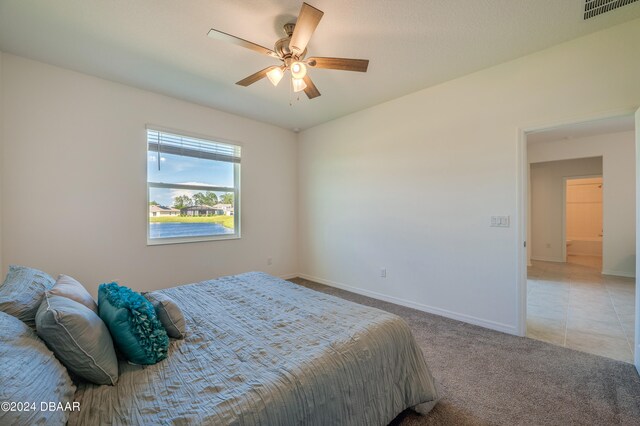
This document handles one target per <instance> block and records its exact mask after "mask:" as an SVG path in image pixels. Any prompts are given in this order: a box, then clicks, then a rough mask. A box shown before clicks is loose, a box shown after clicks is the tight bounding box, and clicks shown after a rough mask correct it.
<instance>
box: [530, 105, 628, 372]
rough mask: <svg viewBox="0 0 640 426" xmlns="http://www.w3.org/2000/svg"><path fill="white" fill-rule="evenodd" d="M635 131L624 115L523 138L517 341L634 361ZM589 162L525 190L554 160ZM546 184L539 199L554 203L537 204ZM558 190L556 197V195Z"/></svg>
mask: <svg viewBox="0 0 640 426" xmlns="http://www.w3.org/2000/svg"><path fill="white" fill-rule="evenodd" d="M634 129H635V122H634V119H633V116H630V115H627V116H625V117H615V118H612V119H603V120H594V121H590V122H583V123H578V124H569V125H564V126H556V127H553V128H550V129H536V130H535V131H532V132H529V133H527V132H523V140H522V153H523V155H522V157H523V162H522V163H523V166H524V170H525V173H524V175H523V184H522V190H523V192H522V193H523V194H524V195H523V196H522V197H521V202H522V203H523V205H522V210H521V211H522V216H521V220H522V222H521V223H522V224H523V225H524V226H522V227H521V228H520V232H521V236H522V241H521V242H522V243H524V242H525V241H526V248H524V249H523V250H521V251H520V254H519V256H521V257H520V259H521V261H522V264H523V265H525V264H526V267H525V266H523V267H522V269H521V271H522V275H521V276H522V281H521V283H522V284H521V285H522V287H520V288H521V292H520V296H519V297H520V299H519V307H520V309H521V310H520V314H521V317H520V318H521V323H520V324H521V328H520V330H521V333H522V334H523V335H526V336H528V337H531V338H536V339H538V340H544V341H547V342H549V343H552V344H556V345H561V346H566V347H570V348H572V349H577V350H580V351H584V352H590V353H593V354H597V355H601V356H606V357H609V358H614V359H617V360H621V361H625V362H634V352H635V351H634V349H635V346H636V338H635V337H636V336H635V334H636V333H635V331H636V325H635V323H636V317H635V311H636V304H637V301H636V292H635V270H636V265H635V260H636V241H635V236H636V217H637V216H636V209H635V198H636V197H635V195H636V190H635V184H636V153H635V151H636V149H635V148H636V137H635V133H634ZM596 157H600V159H601V164H602V168H601V170H600V171H599V172H598V171H597V169H594V168H593V167H592V169H590V170H588V171H586V172H582V171H576V170H574V171H567V172H562V173H561V174H562V175H563V176H562V177H561V178H559V179H560V182H559V183H558V177H557V174H556V175H555V176H554V177H553V179H554V180H553V182H551V180H550V179H551V178H545V179H547V181H546V184H547V187H548V188H546V189H545V188H544V185H543V186H542V187H540V186H539V187H538V188H532V183H535V180H536V179H539V176H538V172H539V171H540V170H538V169H541V168H543V167H551V166H552V165H551V164H550V163H552V162H554V161H556V162H561V161H565V162H568V161H572V160H588V159H589V158H591V159H592V160H594V159H595V158H596ZM545 163H546V164H545ZM574 166H575V164H574ZM583 166H584V165H583ZM591 166H594V165H593V164H592V165H591ZM554 167H555V166H554ZM576 167H577V166H576ZM585 167H587V166H585ZM543 180H544V179H543ZM552 183H553V185H551V184H552ZM551 186H553V188H558V189H557V190H555V189H553V191H556V192H555V193H554V194H552V196H549V197H548V198H549V199H553V205H551V204H547V205H544V204H543V205H541V204H539V203H538V204H536V202H535V201H536V191H538V193H537V195H540V188H543V190H545V191H547V190H550V189H549V188H551ZM558 192H559V193H560V194H562V195H561V196H560V195H555V194H556V193H558ZM547 195H549V194H547ZM538 198H539V197H538ZM558 198H560V199H558ZM538 201H539V200H538ZM554 206H558V207H554ZM536 209H537V210H538V211H536ZM558 209H561V210H562V213H559V214H556V215H555V216H554V217H555V218H556V219H557V220H556V219H554V220H555V222H554V223H551V222H549V221H547V222H542V226H541V222H540V220H541V219H539V218H538V219H536V213H539V210H542V211H546V212H547V213H548V212H549V211H550V210H553V211H554V212H556V213H557V210H558ZM536 220H537V221H538V222H536ZM560 221H561V222H562V225H558V223H559V222H560ZM536 223H537V226H536ZM532 228H533V229H532ZM536 229H537V230H540V229H542V230H543V231H545V232H546V234H544V235H542V236H541V235H540V234H539V233H538V235H537V238H536V233H537V231H536V232H532V231H534V230H536ZM521 247H525V246H524V244H523V245H522V246H521Z"/></svg>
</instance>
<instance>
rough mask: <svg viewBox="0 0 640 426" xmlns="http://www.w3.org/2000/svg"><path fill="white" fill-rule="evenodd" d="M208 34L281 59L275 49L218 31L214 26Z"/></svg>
mask: <svg viewBox="0 0 640 426" xmlns="http://www.w3.org/2000/svg"><path fill="white" fill-rule="evenodd" d="M207 35H208V36H209V37H210V38H213V39H215V40H222V41H226V42H227V43H233V44H237V45H238V46H242V47H246V48H247V49H251V50H253V51H254V52H258V53H262V54H263V55H268V56H271V57H273V58H278V59H280V57H279V56H278V54H277V53H276V52H274V51H273V50H271V49H267V48H266V47H264V46H260V45H259V44H255V43H251V42H250V41H247V40H245V39H243V38H240V37H236V36H233V35H231V34H227V33H225V32H223V31H218V30H214V29H213V28H211V29H210V30H209V33H208V34H207Z"/></svg>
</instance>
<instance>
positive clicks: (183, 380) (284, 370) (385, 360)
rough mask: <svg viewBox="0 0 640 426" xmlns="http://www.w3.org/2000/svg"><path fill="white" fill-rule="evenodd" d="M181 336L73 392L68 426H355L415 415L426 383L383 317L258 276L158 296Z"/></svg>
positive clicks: (418, 360)
mask: <svg viewBox="0 0 640 426" xmlns="http://www.w3.org/2000/svg"><path fill="white" fill-rule="evenodd" d="M162 292H163V293H165V294H166V295H168V296H170V297H171V298H173V299H174V300H175V301H176V302H177V303H178V305H179V306H180V307H181V308H182V311H183V313H184V315H185V318H186V321H187V324H188V327H187V333H186V334H187V335H186V338H185V339H184V340H175V341H172V342H171V344H170V348H169V354H168V357H167V359H165V360H164V361H162V362H160V363H158V364H155V365H151V366H138V365H131V364H128V363H126V362H122V361H121V363H120V366H119V368H120V377H119V381H118V383H117V385H116V386H97V385H93V384H89V383H80V384H78V387H77V390H76V394H75V400H76V401H77V402H79V403H80V407H81V409H80V411H74V412H71V413H70V416H69V421H68V424H69V425H72V426H73V425H92V424H177V425H181V424H265V425H281V424H366V425H376V424H379V425H382V424H387V423H389V422H390V421H391V420H393V419H394V418H395V417H396V416H397V415H398V414H399V413H400V412H402V411H403V410H405V409H406V408H409V407H413V408H414V409H415V410H416V411H418V412H422V413H426V412H428V411H429V410H430V409H431V408H432V407H433V406H434V405H435V403H436V401H437V397H438V394H437V390H436V387H435V383H434V380H433V378H432V376H431V373H430V372H429V369H428V367H427V365H426V363H425V360H424V357H423V354H422V352H421V350H420V348H419V347H418V346H417V344H416V342H415V339H414V338H413V335H412V334H411V331H410V329H409V328H408V326H407V324H406V323H405V322H404V321H403V320H402V319H401V318H399V317H397V316H395V315H392V314H390V313H387V312H384V311H381V310H378V309H374V308H370V307H366V306H362V305H358V304H355V303H352V302H349V301H346V300H343V299H340V298H337V297H333V296H330V295H326V294H323V293H319V292H316V291H313V290H310V289H307V288H304V287H302V286H299V285H296V284H293V283H290V282H287V281H284V280H281V279H279V278H275V277H272V276H270V275H267V274H264V273H256V272H252V273H246V274H241V275H235V276H229V277H224V278H220V279H216V280H211V281H204V282H201V283H197V284H189V285H183V286H178V287H174V288H169V289H166V290H162Z"/></svg>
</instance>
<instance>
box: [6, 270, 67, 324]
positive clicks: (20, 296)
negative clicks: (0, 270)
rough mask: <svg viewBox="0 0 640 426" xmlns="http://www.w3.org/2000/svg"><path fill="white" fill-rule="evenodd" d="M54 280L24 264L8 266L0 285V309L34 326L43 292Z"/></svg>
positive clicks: (51, 285)
mask: <svg viewBox="0 0 640 426" xmlns="http://www.w3.org/2000/svg"><path fill="white" fill-rule="evenodd" d="M55 282H56V280H54V279H53V278H51V277H50V276H49V275H48V274H46V273H44V272H42V271H39V270H37V269H33V268H28V267H26V266H16V265H11V266H9V272H8V273H7V278H5V280H4V283H3V284H2V285H1V286H0V311H3V312H6V313H8V314H9V315H13V316H14V317H16V318H18V319H19V320H21V321H23V322H25V323H26V324H27V325H28V326H29V327H31V328H32V329H34V330H35V328H36V312H38V308H39V307H40V303H41V302H42V298H43V297H44V292H45V291H47V290H49V289H50V288H51V287H53V284H54V283H55Z"/></svg>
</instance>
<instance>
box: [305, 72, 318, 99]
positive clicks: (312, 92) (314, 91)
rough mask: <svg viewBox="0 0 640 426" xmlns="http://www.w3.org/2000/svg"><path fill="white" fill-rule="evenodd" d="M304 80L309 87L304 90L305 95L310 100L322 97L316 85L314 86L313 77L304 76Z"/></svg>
mask: <svg viewBox="0 0 640 426" xmlns="http://www.w3.org/2000/svg"><path fill="white" fill-rule="evenodd" d="M303 80H304V82H305V84H306V85H307V87H305V89H304V93H305V94H306V95H307V97H308V98H309V99H313V98H317V97H318V96H320V91H319V90H318V88H317V87H316V85H315V84H313V81H311V77H309V75H308V74H307V75H305V76H304V78H303Z"/></svg>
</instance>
